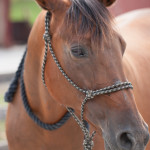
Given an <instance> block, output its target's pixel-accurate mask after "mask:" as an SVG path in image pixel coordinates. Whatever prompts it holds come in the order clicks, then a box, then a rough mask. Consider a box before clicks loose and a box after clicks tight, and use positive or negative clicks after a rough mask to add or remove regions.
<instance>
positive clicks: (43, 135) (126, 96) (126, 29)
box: [5, 0, 150, 150]
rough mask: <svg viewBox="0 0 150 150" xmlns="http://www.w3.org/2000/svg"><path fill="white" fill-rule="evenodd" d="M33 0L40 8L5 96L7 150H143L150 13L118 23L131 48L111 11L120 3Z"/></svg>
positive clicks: (79, 0)
mask: <svg viewBox="0 0 150 150" xmlns="http://www.w3.org/2000/svg"><path fill="white" fill-rule="evenodd" d="M36 1H37V3H38V4H39V5H40V6H41V7H42V8H43V11H42V12H41V13H40V14H39V16H38V18H37V20H36V21H35V23H34V26H33V28H32V30H31V33H30V36H29V39H28V44H27V50H26V53H25V54H24V56H23V59H22V61H21V63H20V66H19V68H18V71H17V72H16V76H15V78H14V80H13V82H12V84H11V86H10V88H9V90H8V92H7V93H6V96H5V100H6V101H8V102H10V104H9V106H8V111H7V118H6V134H7V139H8V145H9V149H10V150H19V149H23V150H27V149H29V150H34V149H36V150H41V149H42V150H60V149H61V150H66V149H67V150H82V149H83V146H82V144H84V149H85V150H91V149H92V148H93V149H94V150H99V149H104V147H105V149H106V150H144V149H145V148H146V145H147V143H148V140H149V132H148V125H147V124H146V122H147V123H148V124H150V120H149V112H148V110H149V101H148V99H149V90H148V86H149V81H148V76H149V68H148V64H149V60H150V59H149V55H150V54H149V51H148V48H149V46H150V45H149V42H148V41H149V33H148V28H149V26H150V21H149V16H150V10H147V11H146V12H145V11H141V12H140V13H139V14H140V15H138V17H137V16H136V13H133V14H135V17H132V19H130V18H129V15H131V14H132V13H131V14H129V15H125V16H123V17H120V18H118V20H117V21H118V25H119V26H120V29H121V31H120V32H121V34H122V35H123V36H124V38H125V40H126V41H127V46H126V42H125V41H124V39H123V37H122V36H121V35H120V34H119V32H118V30H117V29H116V28H115V27H114V26H115V25H114V23H113V17H112V16H111V15H110V13H109V11H108V10H107V8H106V7H108V6H110V5H112V4H113V3H114V2H115V0H71V1H70V0H36ZM143 12H144V13H143ZM45 16H46V17H45ZM133 16H134V15H133ZM139 29H140V30H139ZM44 33H45V34H44ZM43 34H44V40H45V42H44V40H43ZM125 49H126V51H125ZM141 50H142V51H141ZM41 78H42V79H41ZM128 80H129V81H131V83H132V84H133V87H134V89H133V90H132V84H131V83H130V82H129V81H128ZM136 104H137V105H136ZM137 106H138V107H137ZM138 109H139V110H140V112H141V114H142V115H141V114H140V112H139V110H138ZM69 114H70V115H69ZM71 116H73V117H71ZM142 116H143V117H144V118H143V117H142ZM74 119H75V120H74ZM144 119H145V120H146V122H145V121H144ZM86 122H87V123H86ZM77 123H78V124H79V125H78V124H77ZM82 131H83V132H82ZM93 131H94V132H93ZM95 131H96V134H95ZM83 139H84V143H82V141H83ZM93 141H94V145H93ZM148 148H150V146H149V145H148Z"/></svg>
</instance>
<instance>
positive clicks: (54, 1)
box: [36, 0, 71, 13]
mask: <svg viewBox="0 0 150 150" xmlns="http://www.w3.org/2000/svg"><path fill="white" fill-rule="evenodd" d="M36 2H37V3H38V4H39V5H40V6H41V7H42V8H43V9H46V10H49V11H50V12H51V13H53V12H55V11H62V10H65V9H66V8H68V7H69V6H70V4H71V2H70V0H36Z"/></svg>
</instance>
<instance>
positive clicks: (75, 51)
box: [71, 47, 88, 58]
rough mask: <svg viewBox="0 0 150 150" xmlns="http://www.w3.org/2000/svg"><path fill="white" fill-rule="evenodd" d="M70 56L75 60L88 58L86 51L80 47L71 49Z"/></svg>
mask: <svg viewBox="0 0 150 150" xmlns="http://www.w3.org/2000/svg"><path fill="white" fill-rule="evenodd" d="M71 54H72V55H73V56H75V57H77V58H82V57H87V56H88V51H87V50H85V49H83V48H82V47H72V48H71Z"/></svg>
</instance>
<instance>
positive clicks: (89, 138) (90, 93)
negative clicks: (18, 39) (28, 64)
mask: <svg viewBox="0 0 150 150" xmlns="http://www.w3.org/2000/svg"><path fill="white" fill-rule="evenodd" d="M50 17H51V14H50V12H47V14H46V17H45V33H44V36H43V38H44V40H45V54H44V59H43V65H42V81H43V83H44V85H45V86H46V83H45V76H44V70H45V64H46V59H47V52H48V47H49V51H50V53H51V55H52V57H53V59H54V61H55V63H56V65H57V67H58V69H59V70H60V72H61V73H62V75H63V76H64V77H65V78H66V79H67V80H68V82H69V83H70V84H71V85H72V86H74V87H75V88H76V89H77V90H78V91H80V92H82V93H83V94H84V95H85V98H84V100H83V102H82V105H81V115H80V117H81V120H80V119H79V118H78V117H77V116H76V115H75V113H74V111H73V109H71V108H68V107H67V110H68V112H69V113H70V114H71V115H72V117H73V118H74V119H75V121H76V122H77V123H78V125H79V126H80V128H81V129H82V131H83V134H84V141H83V146H84V150H92V148H93V146H94V142H93V138H94V136H95V134H96V132H95V131H93V133H92V134H91V135H90V133H89V130H88V129H87V127H86V125H85V120H84V117H83V116H84V108H85V104H86V103H87V101H88V100H91V99H94V97H95V96H98V95H103V94H110V93H113V92H117V91H120V90H124V89H129V88H131V89H133V86H132V84H131V83H130V82H120V83H118V84H114V85H111V86H108V87H105V88H103V89H99V90H86V89H82V88H80V87H79V86H78V85H77V84H75V83H74V82H73V81H72V80H71V79H70V78H69V76H68V75H67V74H66V73H65V71H64V70H63V68H62V67H61V65H60V63H59V61H58V59H57V58H56V56H55V53H54V51H53V49H52V45H51V36H50V34H49V27H50V25H49V22H50Z"/></svg>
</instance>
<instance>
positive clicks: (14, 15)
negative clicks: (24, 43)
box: [10, 0, 41, 25]
mask: <svg viewBox="0 0 150 150" xmlns="http://www.w3.org/2000/svg"><path fill="white" fill-rule="evenodd" d="M40 11H41V8H40V7H39V6H38V5H37V4H36V2H35V1H34V0H12V1H11V7H10V20H11V21H12V22H20V21H28V22H29V23H30V24H31V25H32V24H33V23H34V21H35V19H36V17H37V15H38V14H39V12H40Z"/></svg>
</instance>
